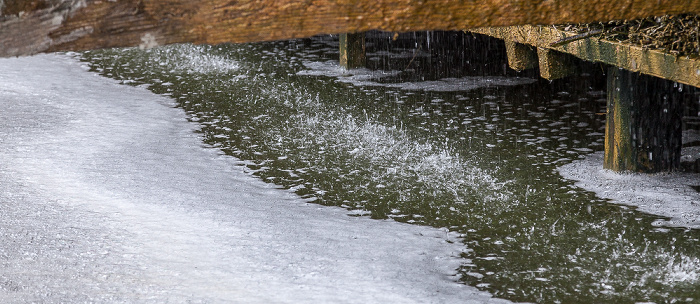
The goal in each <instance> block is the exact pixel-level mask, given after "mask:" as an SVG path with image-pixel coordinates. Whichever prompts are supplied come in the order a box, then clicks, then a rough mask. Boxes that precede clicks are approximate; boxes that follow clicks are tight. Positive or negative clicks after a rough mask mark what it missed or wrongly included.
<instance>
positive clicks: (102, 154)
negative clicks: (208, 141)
mask: <svg viewBox="0 0 700 304" xmlns="http://www.w3.org/2000/svg"><path fill="white" fill-rule="evenodd" d="M0 71H2V72H0V103H1V105H2V110H0V218H1V219H2V221H0V238H1V242H0V302H2V303H26V302H42V303H58V302H108V303H113V302H137V303H163V302H175V303H181V302H193V303H204V302H207V303H218V302H234V303H501V302H505V301H503V300H499V299H493V298H491V296H490V295H489V294H487V293H484V292H480V291H478V290H476V289H475V288H472V287H468V286H464V285H461V284H458V283H456V282H455V277H454V273H455V269H456V267H457V266H458V264H459V263H460V260H459V259H458V258H456V257H457V256H459V254H460V252H461V250H464V247H463V245H461V244H459V240H458V239H456V238H455V236H454V235H452V234H450V233H448V232H446V231H443V230H440V229H435V228H429V227H421V226H415V225H407V224H400V223H397V222H393V221H378V220H370V219H367V218H363V217H350V216H347V215H346V213H347V211H346V210H344V209H340V208H330V207H322V206H319V205H315V204H311V203H308V202H305V201H304V200H302V199H300V198H298V197H296V196H295V195H294V194H292V193H290V192H288V191H284V190H281V189H278V188H275V187H274V186H273V185H270V184H266V183H263V182H261V181H259V180H257V179H255V178H254V177H252V176H250V175H246V174H245V173H244V172H243V171H242V169H241V167H238V166H236V160H235V159H233V158H231V157H228V156H224V155H221V154H220V153H219V152H217V151H216V150H215V149H212V148H208V147H204V146H203V144H202V142H201V139H200V138H199V136H198V135H197V134H196V133H195V132H194V131H195V129H196V126H195V125H194V124H192V123H189V122H187V120H186V117H185V114H184V113H183V111H181V110H180V109H177V108H174V107H173V106H174V105H173V103H172V101H171V100H169V99H167V98H165V97H162V96H157V95H154V94H152V93H150V92H149V91H147V90H145V89H143V88H134V87H129V86H123V85H119V84H117V83H116V82H115V81H113V80H109V79H105V78H102V77H99V76H97V75H96V74H93V73H89V72H87V71H86V70H85V67H84V66H83V65H82V64H81V63H79V62H77V61H76V60H74V59H72V58H71V57H69V56H66V55H40V56H35V57H25V58H13V59H0ZM453 241H456V243H453Z"/></svg>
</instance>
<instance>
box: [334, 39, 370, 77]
mask: <svg viewBox="0 0 700 304" xmlns="http://www.w3.org/2000/svg"><path fill="white" fill-rule="evenodd" d="M339 43H340V66H342V67H344V68H346V69H355V68H362V67H364V66H365V58H366V57H365V33H351V34H340V39H339Z"/></svg>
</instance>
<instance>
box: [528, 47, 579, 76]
mask: <svg viewBox="0 0 700 304" xmlns="http://www.w3.org/2000/svg"><path fill="white" fill-rule="evenodd" d="M537 57H538V59H539V65H540V76H541V77H542V78H544V79H548V80H554V79H559V78H564V77H566V76H569V75H571V74H573V73H574V72H576V68H575V66H574V57H573V56H571V55H569V54H565V53H561V52H557V51H553V50H550V49H546V48H541V47H538V48H537Z"/></svg>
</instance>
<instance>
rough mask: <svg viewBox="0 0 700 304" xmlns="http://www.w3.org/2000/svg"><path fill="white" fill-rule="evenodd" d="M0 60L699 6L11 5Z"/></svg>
mask: <svg viewBox="0 0 700 304" xmlns="http://www.w3.org/2000/svg"><path fill="white" fill-rule="evenodd" d="M3 3H4V5H3V7H2V12H1V13H0V56H17V55H28V54H34V53H38V52H46V51H63V50H84V49H94V48H104V47H118V46H139V45H140V46H144V47H147V46H154V45H162V44H170V43H178V42H193V43H210V44H216V43H222V42H252V41H268V40H279V39H290V38H299V37H309V36H312V35H318V34H333V33H346V32H348V33H351V32H360V31H367V30H372V29H378V30H385V31H395V32H406V31H419V30H462V29H469V28H474V27H484V26H505V25H521V24H555V23H568V22H594V21H604V20H612V19H632V18H640V17H647V16H652V15H663V14H677V13H700V1H696V0H654V1H648V0H589V1H580V0H462V1H451V0H422V1H420V0H419V1H416V0H363V1H360V0H5V1H4V2H3Z"/></svg>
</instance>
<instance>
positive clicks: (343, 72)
mask: <svg viewBox="0 0 700 304" xmlns="http://www.w3.org/2000/svg"><path fill="white" fill-rule="evenodd" d="M304 66H305V67H306V68H307V70H302V71H299V72H297V75H308V76H328V77H337V78H338V81H340V82H346V83H350V84H353V85H356V86H381V87H388V88H399V89H402V90H407V91H427V92H455V91H469V90H474V89H478V88H486V87H491V86H516V85H524V84H530V83H534V82H536V81H537V80H535V79H532V78H521V77H505V76H465V77H461V78H443V79H440V80H432V81H420V82H400V83H381V82H377V81H376V80H379V79H381V78H384V77H387V76H394V75H398V74H399V72H398V71H391V72H377V71H371V70H368V69H354V70H347V69H344V68H342V67H340V66H339V65H338V63H337V62H333V61H325V62H306V63H304Z"/></svg>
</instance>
